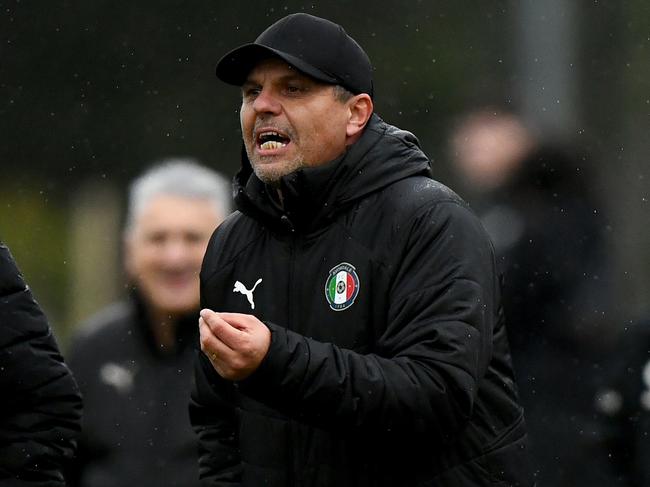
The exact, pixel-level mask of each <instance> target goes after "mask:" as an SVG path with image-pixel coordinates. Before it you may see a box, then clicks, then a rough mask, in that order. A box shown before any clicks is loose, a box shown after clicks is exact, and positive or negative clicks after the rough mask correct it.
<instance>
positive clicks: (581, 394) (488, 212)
mask: <svg viewBox="0 0 650 487" xmlns="http://www.w3.org/2000/svg"><path fill="white" fill-rule="evenodd" d="M589 185H590V180H589V179H588V175H587V174H586V163H585V161H583V160H580V159H578V158H577V157H574V156H573V155H572V154H571V153H570V152H568V151H567V150H564V149H562V148H559V147H550V146H545V147H541V148H539V149H537V150H535V151H534V152H533V153H531V154H530V155H529V156H528V157H527V158H526V159H525V160H524V161H522V162H521V165H520V170H519V172H518V173H516V174H515V176H514V177H512V178H511V179H510V180H509V181H508V182H507V183H506V184H505V185H503V186H501V187H498V188H496V189H494V190H493V191H491V192H490V193H489V194H482V195H479V196H477V197H476V198H475V199H474V201H472V207H473V208H474V209H475V210H476V211H477V213H478V214H479V216H480V218H481V220H482V222H483V224H484V226H485V227H486V229H487V231H488V233H489V234H490V236H491V238H492V240H493V243H494V246H495V252H496V255H497V259H498V263H499V266H500V270H501V272H502V273H503V276H504V277H503V278H504V286H503V303H504V310H505V315H506V326H507V328H508V337H509V341H510V348H511V352H512V357H513V363H514V366H515V373H516V377H517V385H518V386H519V391H520V397H521V401H522V404H523V406H524V410H525V414H526V422H527V424H528V428H529V434H530V438H531V444H532V451H533V453H534V459H535V461H536V463H537V464H538V468H539V469H541V474H540V487H560V486H571V487H576V486H583V485H584V486H592V485H599V484H598V482H600V481H601V480H602V477H601V473H602V469H601V468H600V465H599V463H600V462H601V461H602V460H603V456H602V455H603V452H602V443H601V440H602V432H601V431H600V430H599V428H598V425H597V422H596V420H595V415H594V409H593V397H594V391H595V388H596V384H597V382H598V379H599V377H598V376H599V375H600V374H601V363H600V362H601V359H602V350H603V349H604V347H605V346H606V345H607V344H606V343H605V341H606V338H605V336H607V332H606V330H605V328H606V326H604V325H605V321H604V316H605V313H606V311H607V307H608V306H607V300H608V292H607V287H606V282H607V276H606V275H605V274H606V273H607V264H606V262H607V258H606V245H605V232H606V223H605V219H604V218H603V215H602V209H601V208H600V207H599V205H598V203H597V202H596V200H595V198H594V196H593V193H592V189H591V188H590V186H589ZM594 482H596V483H594Z"/></svg>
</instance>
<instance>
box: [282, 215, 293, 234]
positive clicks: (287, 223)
mask: <svg viewBox="0 0 650 487" xmlns="http://www.w3.org/2000/svg"><path fill="white" fill-rule="evenodd" d="M280 221H281V222H282V225H283V226H284V228H286V229H287V231H288V232H289V233H295V231H296V229H295V228H294V226H293V223H291V220H289V217H288V216H287V215H282V216H281V217H280Z"/></svg>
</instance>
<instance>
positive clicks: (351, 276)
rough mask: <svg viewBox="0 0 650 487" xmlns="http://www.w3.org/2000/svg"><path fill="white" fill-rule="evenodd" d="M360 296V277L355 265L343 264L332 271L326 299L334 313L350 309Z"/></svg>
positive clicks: (326, 287) (328, 279)
mask: <svg viewBox="0 0 650 487" xmlns="http://www.w3.org/2000/svg"><path fill="white" fill-rule="evenodd" d="M358 294H359V276H358V275H357V271H356V269H355V268H354V266H353V265H351V264H348V263H347V262H342V263H340V264H339V265H337V266H336V267H333V268H332V269H331V270H330V273H329V276H328V277H327V281H326V282H325V298H327V302H328V303H329V305H330V308H332V309H333V310H334V311H343V310H345V309H348V308H349V307H350V306H352V304H353V303H354V300H355V299H356V297H357V296H358Z"/></svg>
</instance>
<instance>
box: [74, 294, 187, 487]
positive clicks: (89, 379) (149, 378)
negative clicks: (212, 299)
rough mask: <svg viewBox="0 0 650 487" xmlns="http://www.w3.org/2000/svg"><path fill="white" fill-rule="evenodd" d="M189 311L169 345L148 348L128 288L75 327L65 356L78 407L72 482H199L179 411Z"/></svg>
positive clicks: (138, 307) (83, 485) (144, 325)
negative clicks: (81, 407)
mask: <svg viewBox="0 0 650 487" xmlns="http://www.w3.org/2000/svg"><path fill="white" fill-rule="evenodd" d="M196 316H198V310H197V312H196V313H194V314H191V316H190V315H188V316H187V317H186V318H184V319H182V320H180V321H179V322H178V323H177V333H176V345H175V347H174V350H165V349H162V348H160V347H157V346H156V345H155V343H154V339H153V336H152V333H151V327H150V326H149V323H148V318H147V314H146V311H145V307H144V305H143V303H142V301H141V299H140V298H138V295H137V293H135V292H133V293H132V294H131V296H129V299H127V300H125V301H123V302H119V303H116V304H114V305H112V306H110V307H108V308H107V309H105V310H103V311H100V312H99V313H98V314H97V315H95V316H94V317H93V318H91V319H90V320H89V321H88V322H87V323H85V324H83V325H82V326H81V330H80V333H79V334H78V335H77V336H76V337H75V339H74V340H73V343H72V346H71V350H70V354H69V363H70V367H71V369H72V370H73V371H74V373H75V376H76V377H77V380H78V382H79V387H80V388H81V391H82V393H83V396H84V402H85V405H86V414H85V416H84V421H83V432H82V436H81V439H80V444H79V458H78V461H77V463H76V464H75V465H74V466H73V468H72V469H71V472H70V482H71V485H72V486H79V487H108V486H110V487H132V486H156V487H172V486H178V487H181V486H182V487H192V486H198V485H199V480H198V467H197V461H198V460H197V439H196V436H195V435H194V432H193V431H192V429H191V426H190V422H189V417H188V411H187V404H188V401H189V397H190V388H191V382H192V371H193V358H194V350H195V344H196V342H197V340H198V338H197V337H198V332H197V318H196Z"/></svg>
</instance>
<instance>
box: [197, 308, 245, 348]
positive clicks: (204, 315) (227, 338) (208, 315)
mask: <svg viewBox="0 0 650 487" xmlns="http://www.w3.org/2000/svg"><path fill="white" fill-rule="evenodd" d="M200 314H201V318H200V320H203V323H205V324H206V326H207V327H208V328H209V329H210V331H211V332H212V333H213V334H214V336H215V337H216V338H218V339H219V340H220V341H222V342H223V343H224V344H226V345H227V346H228V347H229V348H231V349H236V348H237V347H238V346H239V345H240V343H241V341H242V331H241V330H239V329H238V328H237V327H234V326H231V324H230V323H229V322H228V321H226V320H224V319H223V318H222V317H221V313H215V312H214V311H211V310H209V309H204V310H201V313H200ZM200 320H199V323H200Z"/></svg>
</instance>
